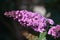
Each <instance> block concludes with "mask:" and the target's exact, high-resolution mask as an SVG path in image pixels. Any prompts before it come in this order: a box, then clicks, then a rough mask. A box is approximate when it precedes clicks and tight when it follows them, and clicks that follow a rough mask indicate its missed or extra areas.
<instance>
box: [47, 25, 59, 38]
mask: <svg viewBox="0 0 60 40" xmlns="http://www.w3.org/2000/svg"><path fill="white" fill-rule="evenodd" d="M48 34H49V35H52V36H54V38H58V37H60V25H56V26H53V27H52V28H50V29H49V31H48Z"/></svg>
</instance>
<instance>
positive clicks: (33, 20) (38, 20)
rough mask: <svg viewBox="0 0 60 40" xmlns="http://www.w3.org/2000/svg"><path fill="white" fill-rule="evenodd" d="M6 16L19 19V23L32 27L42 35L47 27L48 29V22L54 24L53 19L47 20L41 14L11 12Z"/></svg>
mask: <svg viewBox="0 0 60 40" xmlns="http://www.w3.org/2000/svg"><path fill="white" fill-rule="evenodd" d="M4 15H6V16H9V17H13V19H14V20H16V19H17V21H18V22H19V23H20V24H21V25H26V26H27V27H31V28H33V29H34V30H35V31H37V32H41V33H42V32H43V31H45V27H47V22H48V23H49V24H51V25H53V24H54V21H53V20H52V19H48V18H45V17H44V16H42V15H40V14H39V13H34V12H30V11H27V10H21V11H19V10H17V11H9V12H5V13H4Z"/></svg>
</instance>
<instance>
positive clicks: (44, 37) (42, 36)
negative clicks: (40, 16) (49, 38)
mask: <svg viewBox="0 0 60 40" xmlns="http://www.w3.org/2000/svg"><path fill="white" fill-rule="evenodd" d="M46 34H47V32H43V33H40V35H39V40H46Z"/></svg>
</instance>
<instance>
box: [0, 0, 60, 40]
mask: <svg viewBox="0 0 60 40" xmlns="http://www.w3.org/2000/svg"><path fill="white" fill-rule="evenodd" d="M35 5H43V6H45V8H46V10H47V12H51V14H52V15H51V17H50V18H52V19H53V20H54V21H55V24H60V0H37V1H35V0H33V1H32V0H0V40H25V38H24V37H23V36H21V35H19V30H17V29H18V28H17V27H15V25H16V24H14V23H15V22H14V21H12V19H11V18H7V17H5V16H4V12H5V11H11V10H22V9H26V10H30V11H33V10H32V9H33V6H35Z"/></svg>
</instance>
